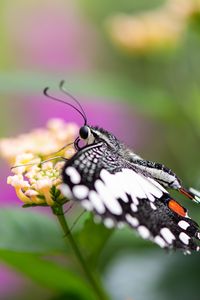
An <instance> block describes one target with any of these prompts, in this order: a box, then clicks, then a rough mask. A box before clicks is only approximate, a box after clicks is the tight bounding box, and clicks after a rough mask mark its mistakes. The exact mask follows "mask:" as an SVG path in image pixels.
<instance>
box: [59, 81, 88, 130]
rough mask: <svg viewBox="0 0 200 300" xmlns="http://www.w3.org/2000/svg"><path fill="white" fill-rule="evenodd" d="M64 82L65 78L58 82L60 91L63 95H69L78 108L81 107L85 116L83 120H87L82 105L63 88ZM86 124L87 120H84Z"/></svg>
mask: <svg viewBox="0 0 200 300" xmlns="http://www.w3.org/2000/svg"><path fill="white" fill-rule="evenodd" d="M65 83H66V81H65V80H61V82H60V84H59V88H60V91H61V92H63V93H64V94H65V95H67V96H69V97H70V98H71V99H72V100H74V102H76V104H78V106H79V108H80V109H81V111H82V113H83V114H84V116H85V120H86V121H87V117H86V114H85V111H84V109H83V107H82V105H81V104H80V103H79V101H78V100H77V99H76V98H75V97H74V96H73V95H72V94H70V93H69V92H68V91H67V90H66V89H65V88H64V84H65ZM86 124H87V122H86ZM86 124H85V125H86Z"/></svg>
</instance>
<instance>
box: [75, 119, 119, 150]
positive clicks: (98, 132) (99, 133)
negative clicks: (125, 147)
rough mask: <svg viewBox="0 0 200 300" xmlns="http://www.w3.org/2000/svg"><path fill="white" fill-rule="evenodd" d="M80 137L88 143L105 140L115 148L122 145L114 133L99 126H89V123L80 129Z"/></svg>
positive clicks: (104, 141)
mask: <svg viewBox="0 0 200 300" xmlns="http://www.w3.org/2000/svg"><path fill="white" fill-rule="evenodd" d="M79 137H80V139H81V140H83V141H84V142H85V143H86V144H87V145H90V144H94V143H98V142H103V143H106V144H107V145H108V146H110V147H111V148H113V149H115V150H116V149H118V148H119V146H120V143H119V141H118V140H117V139H116V137H115V136H114V135H112V134H111V133H110V132H108V131H106V130H104V129H102V128H99V127H97V126H89V125H87V124H86V125H84V126H82V127H81V128H80V130H79Z"/></svg>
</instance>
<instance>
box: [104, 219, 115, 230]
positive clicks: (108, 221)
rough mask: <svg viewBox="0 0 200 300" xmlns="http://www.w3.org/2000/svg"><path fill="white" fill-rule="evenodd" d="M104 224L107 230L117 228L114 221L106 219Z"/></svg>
mask: <svg viewBox="0 0 200 300" xmlns="http://www.w3.org/2000/svg"><path fill="white" fill-rule="evenodd" d="M103 223H104V225H105V226H106V227H107V228H112V227H114V226H115V223H114V221H113V220H112V219H110V218H106V219H104V221H103Z"/></svg>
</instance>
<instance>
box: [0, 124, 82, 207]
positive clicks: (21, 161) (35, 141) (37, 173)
mask: <svg viewBox="0 0 200 300" xmlns="http://www.w3.org/2000/svg"><path fill="white" fill-rule="evenodd" d="M77 133H78V126H77V125H75V124H72V123H65V122H64V121H63V120H62V119H50V120H49V121H48V122H47V126H46V128H39V129H35V130H33V131H31V132H30V133H27V134H23V135H19V136H18V137H16V138H8V139H2V140H1V141H0V154H1V155H2V156H3V157H4V158H5V159H6V160H7V161H8V162H9V163H10V164H11V165H14V168H12V173H14V175H12V176H8V178H7V183H8V184H10V185H11V186H13V187H14V188H15V191H16V194H17V196H18V198H19V199H20V200H21V201H22V202H23V203H24V204H26V205H49V206H53V205H54V204H55V201H59V202H60V203H64V202H66V201H67V200H68V199H66V198H65V197H64V196H63V195H62V194H61V191H60V184H61V183H62V179H61V175H60V173H61V171H62V168H63V166H64V163H65V161H64V160H63V159H62V158H61V156H62V157H64V158H70V157H71V156H72V155H73V154H74V153H75V149H74V147H73V141H74V140H75V138H76V135H77ZM66 144H69V145H68V146H67V147H66V148H63V146H64V145H66ZM61 148H62V149H61ZM60 149H61V150H60ZM54 152H58V153H56V154H57V155H58V154H59V156H55V154H54Z"/></svg>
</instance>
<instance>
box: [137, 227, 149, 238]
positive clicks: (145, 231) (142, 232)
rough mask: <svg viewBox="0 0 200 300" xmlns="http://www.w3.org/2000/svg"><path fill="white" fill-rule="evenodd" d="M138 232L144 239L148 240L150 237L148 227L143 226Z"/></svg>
mask: <svg viewBox="0 0 200 300" xmlns="http://www.w3.org/2000/svg"><path fill="white" fill-rule="evenodd" d="M137 230H138V232H139V234H140V235H141V237H142V238H143V239H148V238H149V237H150V231H149V229H147V227H145V226H143V225H141V226H139V227H138V229H137Z"/></svg>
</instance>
